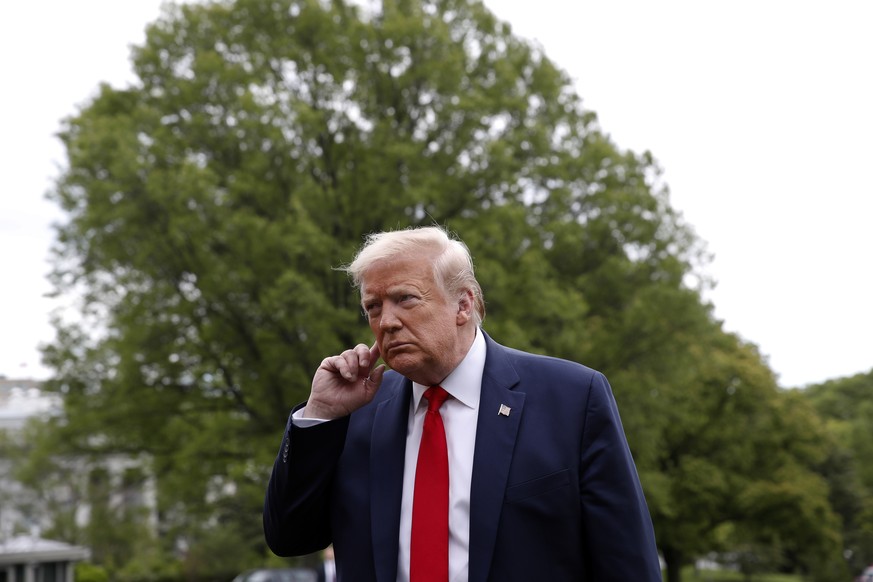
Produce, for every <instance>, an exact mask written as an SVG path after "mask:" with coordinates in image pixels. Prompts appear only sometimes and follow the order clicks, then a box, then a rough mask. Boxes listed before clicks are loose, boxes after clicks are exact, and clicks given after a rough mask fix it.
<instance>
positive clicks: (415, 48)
mask: <svg viewBox="0 0 873 582" xmlns="http://www.w3.org/2000/svg"><path fill="white" fill-rule="evenodd" d="M133 64H134V69H135V73H136V74H137V76H138V78H139V82H138V83H137V84H135V85H133V86H131V87H128V88H125V89H115V88H111V87H108V86H103V87H101V89H100V92H99V94H98V95H97V96H96V97H95V98H94V100H93V101H92V102H91V103H89V104H88V105H86V106H85V107H84V108H83V109H82V111H81V112H80V113H79V114H78V115H76V116H74V117H73V118H71V119H69V120H67V121H66V122H65V124H64V128H63V131H62V132H61V137H62V139H63V142H64V145H65V147H66V150H67V154H68V167H67V168H66V170H65V172H64V174H63V175H62V176H61V178H60V179H59V180H58V183H57V186H56V188H55V189H54V191H53V192H52V198H53V199H54V200H55V201H56V202H57V203H58V204H59V205H60V206H61V207H62V208H63V209H64V210H65V211H66V212H67V213H68V221H67V222H66V224H63V225H62V226H61V227H60V229H59V244H58V248H57V261H56V263H55V268H54V274H53V281H54V283H55V285H56V288H57V291H58V293H61V294H64V293H66V294H69V295H71V296H76V297H80V298H81V304H82V305H81V310H82V314H83V317H82V318H81V320H80V321H76V322H74V323H64V324H61V323H60V322H59V323H58V327H59V334H58V339H57V341H56V342H54V344H53V345H51V346H49V348H48V349H47V351H46V356H47V359H48V361H49V363H50V364H51V365H52V366H54V368H55V370H56V376H55V378H54V379H53V380H52V381H51V382H49V383H48V388H49V389H51V390H54V391H56V392H57V393H58V394H61V395H62V397H63V399H64V406H65V411H64V418H63V420H62V421H61V422H58V423H56V424H52V425H50V426H49V427H48V429H49V430H48V435H47V438H50V439H52V442H53V444H54V445H56V446H57V447H59V449H60V450H63V451H67V452H70V453H71V454H76V455H88V456H89V458H91V457H93V458H95V459H99V458H101V457H103V456H105V455H110V454H114V453H124V454H128V455H134V456H138V457H141V458H144V459H148V465H149V468H150V469H151V470H152V471H153V472H154V475H155V478H156V486H157V498H158V507H159V511H160V520H161V524H160V528H159V529H160V530H161V531H162V532H163V533H164V534H165V538H166V539H165V540H162V542H165V543H166V546H165V549H166V548H169V547H171V546H172V543H173V541H174V540H175V539H176V538H180V539H181V538H184V539H186V540H188V542H189V544H193V546H192V549H191V552H190V555H189V559H190V560H191V561H190V563H189V564H187V566H186V568H188V570H186V571H187V572H188V573H189V574H191V575H192V576H198V575H202V576H211V577H219V575H224V574H228V575H229V574H232V573H233V572H232V571H231V570H232V569H233V568H235V567H238V568H239V569H241V567H242V566H243V565H247V566H248V565H254V564H251V563H250V562H251V561H253V560H255V558H253V557H252V556H256V555H261V554H262V552H263V550H264V549H263V546H262V543H261V540H260V537H259V535H256V532H253V531H252V528H251V524H252V522H253V520H254V521H256V520H257V514H258V511H259V508H260V505H261V497H262V493H263V484H264V483H265V482H266V476H267V474H268V470H269V465H270V463H271V462H272V457H273V454H274V452H275V450H276V447H277V446H278V438H279V435H280V434H281V432H282V429H283V427H284V425H285V422H286V418H287V415H288V413H289V411H290V408H291V407H292V406H293V405H294V404H296V403H298V402H300V401H302V400H303V399H305V398H306V395H307V394H308V390H309V385H310V382H311V376H312V373H313V371H314V370H315V368H316V367H317V365H318V363H319V362H320V361H321V359H322V358H323V357H325V356H326V355H329V354H333V353H337V352H338V351H340V350H342V349H344V348H346V347H349V346H351V345H354V344H355V343H357V342H367V343H369V342H370V341H371V339H370V333H369V330H368V329H367V327H366V325H365V323H364V321H363V320H362V319H361V318H360V308H359V305H358V298H357V297H356V296H355V293H354V291H353V290H352V289H351V288H350V285H349V282H348V281H347V280H346V277H345V276H344V275H343V274H342V273H341V272H339V271H337V270H335V267H337V266H340V265H342V264H343V263H344V262H346V261H348V260H350V259H351V257H352V255H353V254H354V251H355V249H356V248H357V247H358V245H359V244H360V243H361V242H362V239H363V237H364V236H365V235H366V234H368V233H370V232H373V231H377V230H383V229H395V228H403V227H407V226H411V225H418V224H430V223H433V222H437V223H441V224H445V225H447V226H448V227H449V228H450V229H452V230H454V231H456V232H457V233H458V234H459V235H460V236H461V238H462V239H463V240H465V241H466V243H467V244H468V246H469V247H470V249H471V250H472V253H473V255H474V257H475V261H476V265H477V269H478V275H479V279H480V281H481V283H482V286H483V288H484V291H485V300H486V304H487V310H488V315H487V318H486V321H485V327H486V329H487V330H488V331H489V332H490V333H491V334H492V335H493V336H494V337H495V338H496V339H497V340H498V341H501V342H502V343H506V344H508V345H512V346H514V347H518V348H521V349H528V350H531V351H535V352H541V353H548V354H551V355H554V356H559V357H564V358H569V359H572V360H577V361H581V362H583V363H586V364H589V365H591V366H593V367H597V368H599V369H601V370H603V371H604V372H606V373H607V375H608V376H609V378H610V380H611V382H612V385H613V388H614V391H615V394H616V398H617V399H618V401H619V404H620V406H621V410H622V417H623V419H624V423H625V429H626V432H627V434H628V439H629V442H630V444H631V446H632V448H633V450H634V454H635V456H636V459H637V463H638V466H639V468H640V472H641V474H642V475H643V480H644V485H645V487H646V490H647V491H648V492H649V495H650V505H651V508H652V511H653V515H654V516H655V522H656V526H657V530H658V538H659V541H660V542H661V544H662V546H663V547H664V549H665V550H667V552H666V554H669V555H670V556H676V555H680V556H681V555H682V554H684V555H685V557H690V556H691V555H692V554H693V553H694V552H697V551H703V550H706V549H709V548H710V547H711V545H712V544H717V543H720V540H721V539H722V538H720V537H719V536H718V535H717V533H718V531H721V530H719V529H718V528H719V527H721V525H722V524H725V523H727V524H729V525H730V527H731V528H732V531H738V532H745V533H746V534H748V532H749V531H753V528H751V527H750V528H749V529H743V528H744V527H745V526H746V525H750V524H752V525H753V524H754V523H755V522H754V518H753V517H748V516H743V515H742V511H741V508H742V507H753V506H754V507H755V508H756V512H755V515H765V514H766V513H767V511H769V510H771V509H774V508H772V507H769V504H770V503H771V501H773V500H775V499H776V498H777V497H778V495H776V494H771V493H773V492H774V491H779V490H780V488H781V487H789V488H792V487H796V484H797V483H804V482H806V481H809V482H814V481H815V480H814V479H812V478H811V477H810V475H809V474H808V471H807V468H808V466H809V465H811V464H814V463H816V462H818V460H820V459H821V458H823V456H822V454H821V451H820V448H819V447H818V446H817V444H816V441H815V439H813V438H807V437H805V436H804V435H807V434H816V435H817V434H819V433H818V432H817V430H818V429H817V427H816V426H815V422H814V420H813V419H811V418H809V417H808V416H807V415H806V413H805V412H804V411H803V410H802V407H801V406H799V405H797V403H794V402H791V403H786V402H784V401H783V400H782V398H781V396H780V394H779V392H778V390H777V388H776V386H775V381H774V379H773V377H772V373H771V372H770V371H769V369H768V368H767V367H766V364H765V363H764V362H763V360H762V358H761V356H760V354H758V353H757V351H756V350H755V349H754V347H753V346H750V345H748V344H745V343H744V342H741V341H740V340H739V339H737V338H736V337H734V336H732V335H730V334H727V333H725V332H724V331H723V330H722V329H721V326H720V324H719V323H718V322H717V321H715V320H714V318H713V316H712V312H711V307H710V306H709V305H707V304H706V303H705V302H704V301H703V300H702V299H701V297H700V290H701V288H705V284H706V280H707V277H706V273H705V270H704V267H705V263H706V260H707V259H706V255H705V252H704V246H703V244H702V243H701V241H700V240H699V239H698V238H697V237H696V235H695V234H694V232H693V230H692V229H691V228H690V227H689V226H688V225H686V224H684V222H683V221H682V219H681V217H680V216H679V215H678V213H676V212H675V211H674V210H673V209H672V208H671V207H670V204H669V198H668V192H667V189H666V187H665V186H664V185H663V184H662V182H661V178H660V169H659V168H658V166H657V164H656V163H655V161H654V158H653V157H652V156H651V155H650V154H648V153H643V154H637V153H634V152H628V151H623V150H621V149H620V148H619V147H617V146H616V145H615V144H614V143H612V141H611V140H610V139H609V138H608V136H607V135H605V134H604V133H603V132H601V130H600V128H599V126H598V122H597V118H596V115H595V114H594V113H592V112H590V111H586V110H584V108H583V107H582V105H581V100H580V98H579V97H578V96H577V95H576V93H575V90H574V89H573V86H572V84H571V82H570V80H569V78H568V77H567V75H566V74H565V73H564V72H562V71H561V70H560V69H558V68H557V67H556V66H555V65H554V64H553V63H551V62H550V61H549V60H548V58H547V57H546V56H545V54H544V53H543V51H542V49H541V48H538V47H535V46H531V45H530V44H528V43H526V42H524V41H522V40H520V39H518V38H516V37H514V36H513V35H512V34H511V31H510V29H509V27H508V25H506V24H505V23H501V22H499V21H497V20H496V19H495V18H494V16H493V15H491V14H490V13H489V12H488V11H487V10H486V9H485V7H484V6H483V5H482V4H481V3H479V2H476V1H467V0H447V1H433V2H431V1H425V2H407V1H405V0H404V1H401V0H397V1H388V2H383V3H382V7H381V9H380V10H376V9H371V8H367V9H364V8H361V7H360V6H359V5H358V4H357V3H345V2H342V1H336V2H330V3H325V2H319V1H315V0H277V1H275V2H262V1H261V0H237V1H235V2H213V3H206V4H194V3H192V4H185V5H181V6H173V5H169V6H167V8H166V10H165V12H164V14H163V16H162V17H161V18H160V19H159V20H158V21H157V22H155V23H153V24H152V25H151V26H150V27H149V28H148V31H147V37H146V42H145V44H144V45H142V46H140V47H136V48H135V49H134V51H133ZM695 281H703V283H702V284H700V285H699V286H698V285H697V284H696V283H694V282H695ZM789 468H791V469H792V470H791V471H789V470H788V469H789ZM31 477H33V475H31ZM792 490H795V489H792ZM756 492H757V493H756ZM822 494H823V493H822V490H821V488H820V487H815V488H813V489H812V490H811V491H810V493H808V495H809V498H804V499H803V501H804V502H809V503H811V504H812V505H811V506H813V507H817V508H824V506H822V505H821V503H820V502H821V495H822ZM798 499H799V497H798ZM742 500H745V501H743V502H741V501H742ZM825 509H826V508H825ZM822 511H824V509H822ZM825 513H826V512H825ZM822 515H824V514H822ZM826 521H827V520H826ZM206 523H208V524H212V525H215V528H216V529H215V530H214V531H207V529H208V528H206V527H205V526H204V524H206ZM805 523H806V522H805ZM809 523H811V521H809ZM823 523H824V522H823ZM821 527H823V528H829V527H831V526H830V522H829V521H827V523H825V524H824V525H822V526H821ZM828 531H829V530H828ZM828 531H825V530H824V529H823V530H822V532H823V533H822V535H821V536H818V537H817V538H815V540H821V539H825V538H827V537H828V536H827V535H826V534H827V533H828ZM92 533H93V534H94V536H97V532H92ZM781 533H785V535H789V534H790V533H791V532H790V531H788V530H787V529H786V530H785V531H784V532H782V531H781V530H780V535H781ZM820 533H821V532H820ZM749 535H751V534H749ZM747 537H748V536H747ZM101 539H102V541H101ZM811 539H812V538H811ZM91 541H92V542H93V543H98V542H99V543H102V544H105V545H106V546H107V548H108V549H107V552H110V550H111V548H109V541H108V540H105V539H103V538H100V539H98V538H97V537H95V539H94V540H91ZM740 541H742V540H740ZM198 542H199V543H200V544H201V545H200V546H198V545H197V544H198ZM803 543H807V542H803ZM809 543H810V544H812V543H813V542H812V541H810V542H809ZM816 543H818V542H816ZM797 544H798V545H797V547H798V548H799V547H801V541H798V542H797ZM233 547H237V548H239V552H238V553H237V552H230V551H227V553H226V555H227V556H231V558H228V560H227V562H226V563H222V565H221V566H218V565H216V564H217V563H216V564H213V565H208V564H205V562H204V561H202V560H201V558H200V557H202V556H204V555H208V554H209V548H212V549H213V550H214V549H215V548H225V549H226V548H233ZM220 551H222V552H223V551H224V550H220ZM107 555H109V553H107ZM153 555H154V554H149V555H138V556H136V558H135V560H134V561H133V562H132V563H131V564H129V565H128V566H126V568H127V569H126V570H125V571H127V572H137V571H140V570H142V569H143V566H142V564H150V563H152V560H153ZM242 562H246V563H245V564H243V563H242ZM668 563H670V564H671V567H673V566H674V565H675V564H673V563H672V562H671V560H670V559H668ZM213 566H214V567H213ZM210 568H211V569H210ZM216 568H224V569H225V570H227V571H226V572H218V571H217V570H216ZM129 575H130V577H131V578H133V577H135V574H134V573H130V574H129Z"/></svg>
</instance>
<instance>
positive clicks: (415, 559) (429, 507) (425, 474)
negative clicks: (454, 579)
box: [409, 386, 449, 582]
mask: <svg viewBox="0 0 873 582" xmlns="http://www.w3.org/2000/svg"><path fill="white" fill-rule="evenodd" d="M424 397H425V398H427V412H426V413H425V415H424V429H423V430H422V432H421V446H420V447H419V449H418V463H417V464H416V466H415V493H414V495H413V500H412V544H411V548H410V565H409V579H410V582H447V580H448V579H449V454H448V451H447V449H446V429H445V427H444V426H443V418H442V416H440V406H442V404H443V402H445V400H446V398H448V397H449V395H448V393H447V392H446V391H445V390H443V389H442V388H441V387H439V386H431V387H430V388H428V389H427V391H426V392H425V393H424Z"/></svg>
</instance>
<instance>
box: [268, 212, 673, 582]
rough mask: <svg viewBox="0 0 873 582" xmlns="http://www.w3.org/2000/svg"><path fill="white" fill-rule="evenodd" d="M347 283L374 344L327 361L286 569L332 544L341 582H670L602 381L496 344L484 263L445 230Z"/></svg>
mask: <svg viewBox="0 0 873 582" xmlns="http://www.w3.org/2000/svg"><path fill="white" fill-rule="evenodd" d="M346 270H347V271H348V272H349V274H350V275H351V276H352V279H353V281H354V284H355V285H356V287H358V288H359V289H360V293H361V304H362V306H363V308H364V311H365V313H366V317H367V318H368V321H369V324H370V328H371V329H372V330H373V333H374V335H375V343H374V344H373V345H372V346H371V347H368V346H366V345H363V344H359V345H357V346H355V347H354V348H351V349H348V350H346V351H344V352H342V353H341V354H339V355H335V356H330V357H327V358H325V359H324V360H323V361H322V362H321V365H320V366H319V368H318V370H317V371H316V372H315V375H314V378H313V381H312V389H311V393H310V397H309V400H308V401H307V402H306V403H305V404H304V405H301V406H298V407H297V408H296V409H295V411H293V413H292V416H291V418H290V419H289V422H288V425H287V426H286V429H285V436H284V439H283V443H282V447H281V449H280V452H279V455H278V458H277V459H276V462H275V464H274V467H273V474H272V476H271V478H270V483H269V485H268V488H267V494H266V500H265V504H264V531H265V535H266V539H267V543H268V545H269V546H270V548H271V549H272V550H273V551H274V552H275V553H277V554H279V555H299V554H306V553H311V552H314V551H317V550H320V549H322V548H324V547H326V546H327V545H328V544H331V543H332V544H333V547H334V551H335V555H336V567H337V577H338V580H340V581H341V582H349V581H355V582H356V581H362V582H363V581H366V582H370V581H378V582H395V581H399V582H406V581H411V582H419V581H429V580H440V581H441V582H445V581H446V580H451V581H452V582H455V581H460V582H463V581H469V582H486V581H492V582H507V581H514V580H519V581H532V580H534V581H539V580H548V581H550V582H562V581H591V582H605V581H616V582H619V581H620V582H627V581H629V580H633V581H646V582H649V581H659V580H661V575H660V567H659V561H658V555H657V550H656V547H655V540H654V534H653V531H652V524H651V519H650V517H649V513H648V508H647V506H646V502H645V498H644V497H643V493H642V490H641V487H640V484H639V479H638V477H637V473H636V468H635V466H634V462H633V459H632V458H631V454H630V451H629V450H628V446H627V443H626V440H625V436H624V432H623V429H622V426H621V421H620V419H619V415H618V410H617V408H616V405H615V401H614V399H613V396H612V393H611V390H610V387H609V384H608V383H607V381H606V378H605V377H604V376H603V375H602V374H600V373H599V372H596V371H594V370H591V369H590V368H586V367H584V366H582V365H580V364H576V363H573V362H568V361H565V360H558V359H554V358H548V357H544V356H538V355H533V354H528V353H524V352H520V351H516V350H512V349H509V348H506V347H503V346H501V345H499V344H497V343H496V342H494V341H493V340H492V339H491V338H490V337H489V336H488V335H486V334H485V332H484V331H483V330H482V329H481V328H480V324H481V322H482V319H483V317H484V303H483V299H482V292H481V289H480V287H479V284H478V282H477V281H476V279H475V276H474V274H473V263H472V260H471V258H470V255H469V251H468V250H467V248H466V246H465V245H464V244H463V243H462V242H460V241H458V240H453V239H452V238H451V237H449V236H448V234H447V233H446V232H445V231H444V230H442V229H441V228H438V227H428V228H419V229H408V230H403V231H397V232H387V233H380V234H376V235H371V236H370V237H369V238H368V241H367V243H366V244H365V245H364V247H363V248H362V249H361V250H360V252H359V253H358V255H357V257H356V258H355V260H354V261H353V262H352V263H351V264H350V265H349V266H348V267H347V268H346ZM523 316H524V314H520V317H523ZM380 356H381V358H382V359H383V360H384V361H385V363H386V364H387V366H388V367H390V371H386V366H385V365H384V364H382V365H378V366H377V365H376V364H377V360H378V359H379V358H380ZM432 387H433V388H432ZM443 398H446V399H445V401H443ZM446 465H447V467H446ZM446 473H447V474H446ZM425 495H426V496H427V497H425Z"/></svg>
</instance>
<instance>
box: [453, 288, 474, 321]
mask: <svg viewBox="0 0 873 582" xmlns="http://www.w3.org/2000/svg"><path fill="white" fill-rule="evenodd" d="M456 319H457V324H458V325H459V326H460V325H464V324H466V323H467V322H468V321H470V320H471V319H473V292H472V291H471V290H469V289H465V290H464V291H463V294H462V295H461V297H460V298H458V315H457V318H456Z"/></svg>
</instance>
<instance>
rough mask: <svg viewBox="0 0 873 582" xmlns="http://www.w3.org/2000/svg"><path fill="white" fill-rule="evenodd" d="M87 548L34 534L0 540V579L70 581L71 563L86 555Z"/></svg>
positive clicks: (72, 570) (73, 565) (19, 581)
mask: <svg viewBox="0 0 873 582" xmlns="http://www.w3.org/2000/svg"><path fill="white" fill-rule="evenodd" d="M88 557H89V556H88V550H87V549H86V548H82V547H80V546H71V545H69V544H65V543H63V542H55V541H51V540H44V539H41V538H38V537H35V536H16V537H14V538H10V539H8V540H6V541H0V580H2V581H3V582H73V581H74V579H75V575H74V567H75V563H76V562H78V561H80V560H87V559H88Z"/></svg>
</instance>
